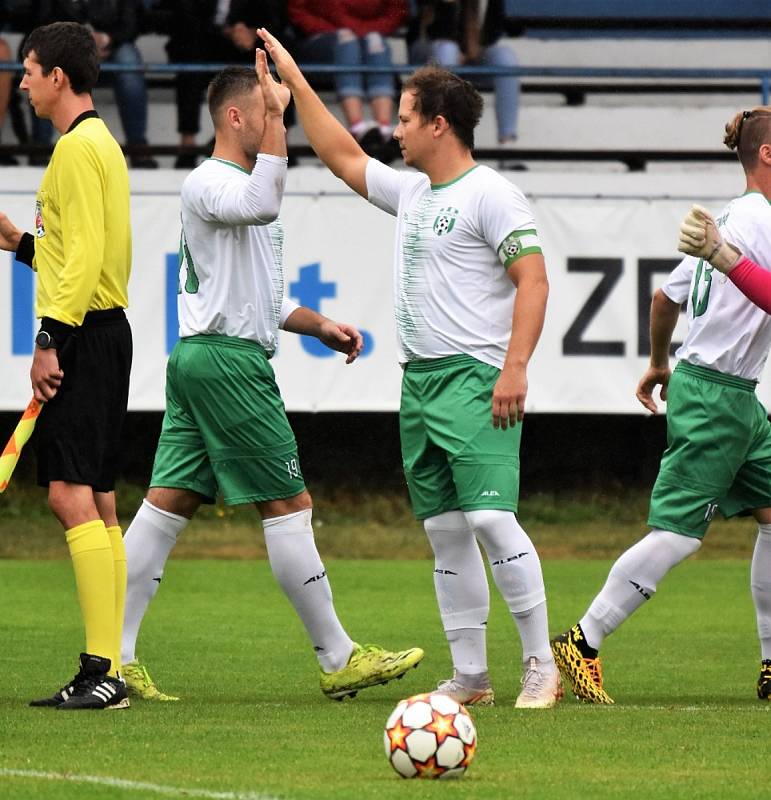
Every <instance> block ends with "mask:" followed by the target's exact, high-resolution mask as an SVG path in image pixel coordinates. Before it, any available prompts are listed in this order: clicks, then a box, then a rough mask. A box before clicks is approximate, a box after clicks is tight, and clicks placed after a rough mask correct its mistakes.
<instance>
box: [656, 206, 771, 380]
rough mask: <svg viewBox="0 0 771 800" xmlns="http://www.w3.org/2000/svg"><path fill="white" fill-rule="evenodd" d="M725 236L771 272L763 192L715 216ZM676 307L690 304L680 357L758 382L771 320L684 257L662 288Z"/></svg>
mask: <svg viewBox="0 0 771 800" xmlns="http://www.w3.org/2000/svg"><path fill="white" fill-rule="evenodd" d="M717 224H718V228H719V229H720V233H721V234H722V236H723V238H724V239H725V240H726V241H728V242H732V243H733V244H735V245H736V246H737V247H738V248H739V249H740V250H741V251H742V253H744V255H746V256H748V257H749V258H751V259H752V260H753V261H755V262H756V263H757V264H760V265H762V266H764V267H766V268H768V269H771V204H769V201H768V200H766V198H765V197H764V196H763V195H762V194H760V193H759V192H749V193H747V194H745V195H742V196H741V197H737V198H735V199H734V200H731V202H730V203H729V204H728V205H727V206H726V207H725V208H724V209H723V211H722V212H721V213H720V216H719V217H718V218H717ZM662 290H663V292H664V294H666V295H667V297H669V299H670V300H673V301H674V302H675V303H681V304H682V303H683V302H685V300H687V301H688V313H687V316H688V322H689V326H688V335H687V336H686V337H685V341H684V342H683V344H682V346H681V347H680V348H679V349H678V351H677V353H676V355H677V357H678V358H679V359H683V360H685V361H688V362H689V363H691V364H696V365H697V366H701V367H708V368H709V369H714V370H718V371H719V372H724V373H726V374H728V375H736V376H737V377H739V378H746V379H748V380H752V381H757V380H758V379H759V378H760V375H761V373H762V371H763V366H764V365H765V363H766V358H767V357H768V351H769V347H771V316H769V315H768V314H766V312H765V311H763V310H762V309H760V308H758V306H756V305H755V304H754V303H753V302H752V301H750V300H748V299H747V297H746V296H745V295H744V294H742V292H741V291H739V289H737V288H736V286H734V284H733V283H731V281H729V280H728V279H727V278H726V276H725V275H723V274H721V273H720V272H719V271H718V270H716V269H713V268H712V267H711V266H710V265H709V264H708V263H707V262H706V261H703V260H701V259H698V258H694V257H693V256H686V258H684V259H683V260H682V261H681V262H680V264H679V265H678V266H677V267H676V268H675V269H674V271H673V272H672V274H671V275H670V276H669V278H668V279H667V281H666V282H665V284H664V285H663V286H662Z"/></svg>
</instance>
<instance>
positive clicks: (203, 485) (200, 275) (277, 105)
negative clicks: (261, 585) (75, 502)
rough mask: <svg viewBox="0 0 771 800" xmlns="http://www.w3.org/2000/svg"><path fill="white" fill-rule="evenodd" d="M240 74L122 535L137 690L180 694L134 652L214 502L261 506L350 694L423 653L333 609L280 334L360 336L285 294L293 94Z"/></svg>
mask: <svg viewBox="0 0 771 800" xmlns="http://www.w3.org/2000/svg"><path fill="white" fill-rule="evenodd" d="M256 58H257V61H256V72H255V70H249V69H247V68H243V67H230V68H228V69H225V70H224V71H223V72H221V73H219V74H218V75H217V76H215V78H214V79H213V81H212V82H211V84H210V86H209V93H208V100H209V110H210V112H211V116H212V120H213V122H214V128H215V136H216V139H215V146H214V152H213V155H212V157H211V158H210V159H208V160H207V161H205V162H204V163H203V164H201V165H200V166H199V167H198V168H197V169H195V170H194V171H193V172H191V174H190V175H189V176H188V177H187V179H186V180H185V183H184V185H183V187H182V235H181V241H180V276H179V278H180V281H179V301H178V305H179V321H180V340H179V342H178V343H177V344H176V345H175V347H174V350H173V352H172V354H171V356H170V358H169V363H168V366H167V371H166V412H165V414H164V419H163V428H162V431H161V436H160V440H159V442H158V449H157V451H156V455H155V463H154V465H153V475H152V480H151V483H150V490H149V492H148V495H147V498H146V499H145V501H144V503H143V505H142V507H141V508H140V509H139V511H138V512H137V515H136V517H135V518H134V521H133V522H132V523H131V526H130V527H129V529H128V531H127V532H126V538H125V544H126V554H127V562H128V591H127V599H126V616H125V626H124V635H123V647H122V650H123V659H124V664H125V669H124V672H123V674H124V676H125V679H126V683H127V685H128V688H129V691H130V692H131V693H132V694H134V695H138V696H140V697H144V698H145V699H155V700H171V699H176V698H174V697H172V696H171V695H165V694H163V693H162V692H160V691H159V690H158V689H157V687H156V686H155V685H154V683H153V681H152V680H151V679H150V676H149V675H148V673H147V670H146V668H145V667H144V666H143V665H142V664H140V663H139V662H138V661H137V659H136V653H135V646H136V639H137V634H138V631H139V626H140V624H141V621H142V617H143V616H144V613H145V611H146V609H147V606H148V604H149V602H150V600H151V599H152V597H153V596H154V594H155V592H156V590H157V588H158V585H159V583H160V579H161V576H162V574H163V568H164V565H165V563H166V559H167V558H168V555H169V553H170V551H171V549H172V547H173V546H174V544H175V542H176V540H177V537H178V536H179V534H180V532H181V531H182V529H183V528H184V527H185V526H186V525H187V523H188V521H189V520H190V518H191V517H192V516H193V514H194V513H195V511H196V509H197V508H198V507H199V505H200V504H201V503H202V502H213V499H214V497H215V495H216V494H217V493H218V492H220V493H221V494H222V495H223V497H224V501H225V503H226V504H237V503H254V504H255V506H256V507H257V510H258V511H259V513H260V516H261V517H262V525H263V528H264V532H265V542H266V546H267V551H268V558H269V561H270V566H271V569H272V571H273V574H274V575H275V577H276V579H277V580H278V582H279V584H280V585H281V588H282V589H283V590H284V592H285V594H286V595H287V597H288V598H289V600H290V601H291V603H292V604H293V606H294V608H295V610H296V611H297V613H298V615H299V617H300V619H301V620H302V622H303V624H304V626H305V629H306V631H307V633H308V636H309V638H310V639H311V642H312V644H313V647H314V650H315V652H316V655H317V658H318V661H319V666H320V684H321V689H322V691H323V693H324V694H325V695H326V696H328V697H330V698H333V699H338V700H342V699H343V698H344V697H346V696H353V695H355V694H356V692H358V691H359V690H361V689H365V688H367V687H369V686H374V685H377V684H382V683H386V682H387V681H389V680H391V679H392V678H396V677H399V676H401V675H403V674H404V673H405V672H406V671H407V670H408V669H410V668H412V667H414V666H417V664H418V663H419V662H420V660H421V659H422V658H423V651H422V650H420V649H419V648H412V649H409V650H404V651H401V652H389V651H387V650H385V649H384V648H382V647H378V646H376V645H366V646H361V645H358V644H356V643H355V642H353V641H352V640H351V638H350V637H349V636H348V634H347V633H346V631H345V629H344V628H343V626H342V625H341V624H340V621H339V620H338V618H337V615H336V613H335V608H334V605H333V602H332V592H331V590H330V587H329V579H328V577H327V574H326V570H325V569H324V565H323V564H322V562H321V559H320V557H319V554H318V551H317V549H316V545H315V542H314V538H313V528H312V526H311V509H312V503H311V496H310V494H309V493H308V491H307V489H306V488H305V484H304V481H303V477H302V472H301V470H300V464H299V460H298V456H297V444H296V442H295V438H294V434H293V433H292V430H291V428H290V427H289V422H288V420H287V418H286V412H285V410H284V404H283V401H282V399H281V395H280V393H279V390H278V387H277V386H276V383H275V378H274V375H273V370H272V368H271V366H270V363H269V358H270V357H271V355H272V354H273V352H274V351H275V349H276V341H277V332H278V328H279V327H280V328H283V329H284V330H288V331H292V332H295V333H302V334H306V335H310V336H316V337H317V338H318V339H320V340H321V341H322V342H324V344H326V345H327V346H328V347H330V348H332V349H334V350H339V351H341V352H343V353H345V354H347V357H348V358H347V363H350V362H352V361H353V360H354V359H355V358H356V356H357V355H358V354H359V352H360V350H361V346H362V337H361V335H360V334H359V332H358V331H357V330H356V329H355V328H354V327H353V326H350V325H345V324H339V323H336V322H333V321H332V320H329V319H327V318H326V317H323V316H321V315H320V314H318V313H316V312H315V311H312V310H311V309H308V308H303V307H298V306H297V304H295V303H292V302H291V301H289V300H287V299H286V298H285V297H284V280H283V274H282V241H283V238H282V232H281V229H280V226H279V223H278V221H277V217H278V213H279V208H280V205H281V199H282V196H283V191H284V183H285V179H286V137H285V130H284V125H283V112H284V109H285V107H286V104H287V103H288V101H289V92H288V90H287V89H286V88H285V87H282V86H280V85H279V84H278V83H276V81H274V80H273V78H272V77H271V75H270V72H269V70H268V68H267V60H266V57H265V53H264V52H263V51H262V50H258V51H257V56H256Z"/></svg>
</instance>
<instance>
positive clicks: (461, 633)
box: [423, 511, 490, 675]
mask: <svg viewBox="0 0 771 800" xmlns="http://www.w3.org/2000/svg"><path fill="white" fill-rule="evenodd" d="M423 527H424V528H425V531H426V536H428V541H429V542H430V544H431V549H432V550H433V551H434V588H435V590H436V601H437V603H438V605H439V615H440V616H441V618H442V625H443V627H444V632H445V636H446V637H447V642H448V644H449V645H450V654H451V656H452V664H453V667H454V669H455V670H456V671H457V672H460V673H463V674H464V675H475V674H480V673H483V672H487V647H486V636H485V634H486V629H487V617H488V615H489V613H490V592H489V589H488V587H487V574H486V572H485V563H484V561H483V559H482V554H481V553H480V551H479V545H478V544H477V541H476V539H475V538H474V534H473V533H472V532H471V529H470V528H469V526H468V523H467V522H466V518H465V516H464V515H463V512H462V511H448V512H446V513H444V514H438V515H437V516H435V517H429V518H428V519H426V520H424V521H423Z"/></svg>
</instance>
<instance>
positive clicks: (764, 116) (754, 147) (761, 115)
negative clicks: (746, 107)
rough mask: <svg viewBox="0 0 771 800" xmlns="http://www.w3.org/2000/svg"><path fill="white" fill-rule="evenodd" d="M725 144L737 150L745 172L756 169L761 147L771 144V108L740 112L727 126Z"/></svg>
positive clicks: (765, 107)
mask: <svg viewBox="0 0 771 800" xmlns="http://www.w3.org/2000/svg"><path fill="white" fill-rule="evenodd" d="M723 142H724V144H725V146H726V147H727V148H728V149H729V150H736V154H737V155H738V156H739V161H740V162H741V165H742V166H743V167H744V170H745V172H749V171H751V170H753V169H755V167H756V166H757V163H758V151H759V150H760V147H761V145H764V144H771V106H759V107H758V108H753V109H752V111H740V112H739V113H738V114H737V115H736V116H735V117H734V118H733V119H732V120H731V121H730V122H729V123H727V124H726V126H725V137H724V138H723Z"/></svg>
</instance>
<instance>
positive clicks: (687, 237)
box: [677, 206, 740, 272]
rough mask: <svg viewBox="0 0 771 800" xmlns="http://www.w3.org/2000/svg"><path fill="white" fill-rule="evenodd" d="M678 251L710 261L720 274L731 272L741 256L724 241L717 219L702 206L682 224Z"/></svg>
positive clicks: (688, 215)
mask: <svg viewBox="0 0 771 800" xmlns="http://www.w3.org/2000/svg"><path fill="white" fill-rule="evenodd" d="M677 249H678V250H679V251H680V252H681V253H685V254H686V255H689V256H695V257H696V258H703V259H704V260H705V261H709V263H710V264H711V265H712V266H713V267H716V268H717V269H718V270H719V271H720V272H730V271H731V268H732V267H733V266H734V265H735V264H736V262H737V261H738V260H739V256H740V253H739V251H738V250H737V249H736V248H735V247H734V246H733V245H731V244H729V243H728V242H725V241H724V240H723V237H722V236H721V235H720V231H719V230H718V227H717V223H716V222H715V218H714V217H713V216H712V214H710V213H709V211H707V209H706V208H702V206H693V207H692V208H691V210H690V211H689V212H688V214H687V215H686V217H685V219H684V220H683V221H682V222H681V223H680V240H679V241H678V243H677Z"/></svg>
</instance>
